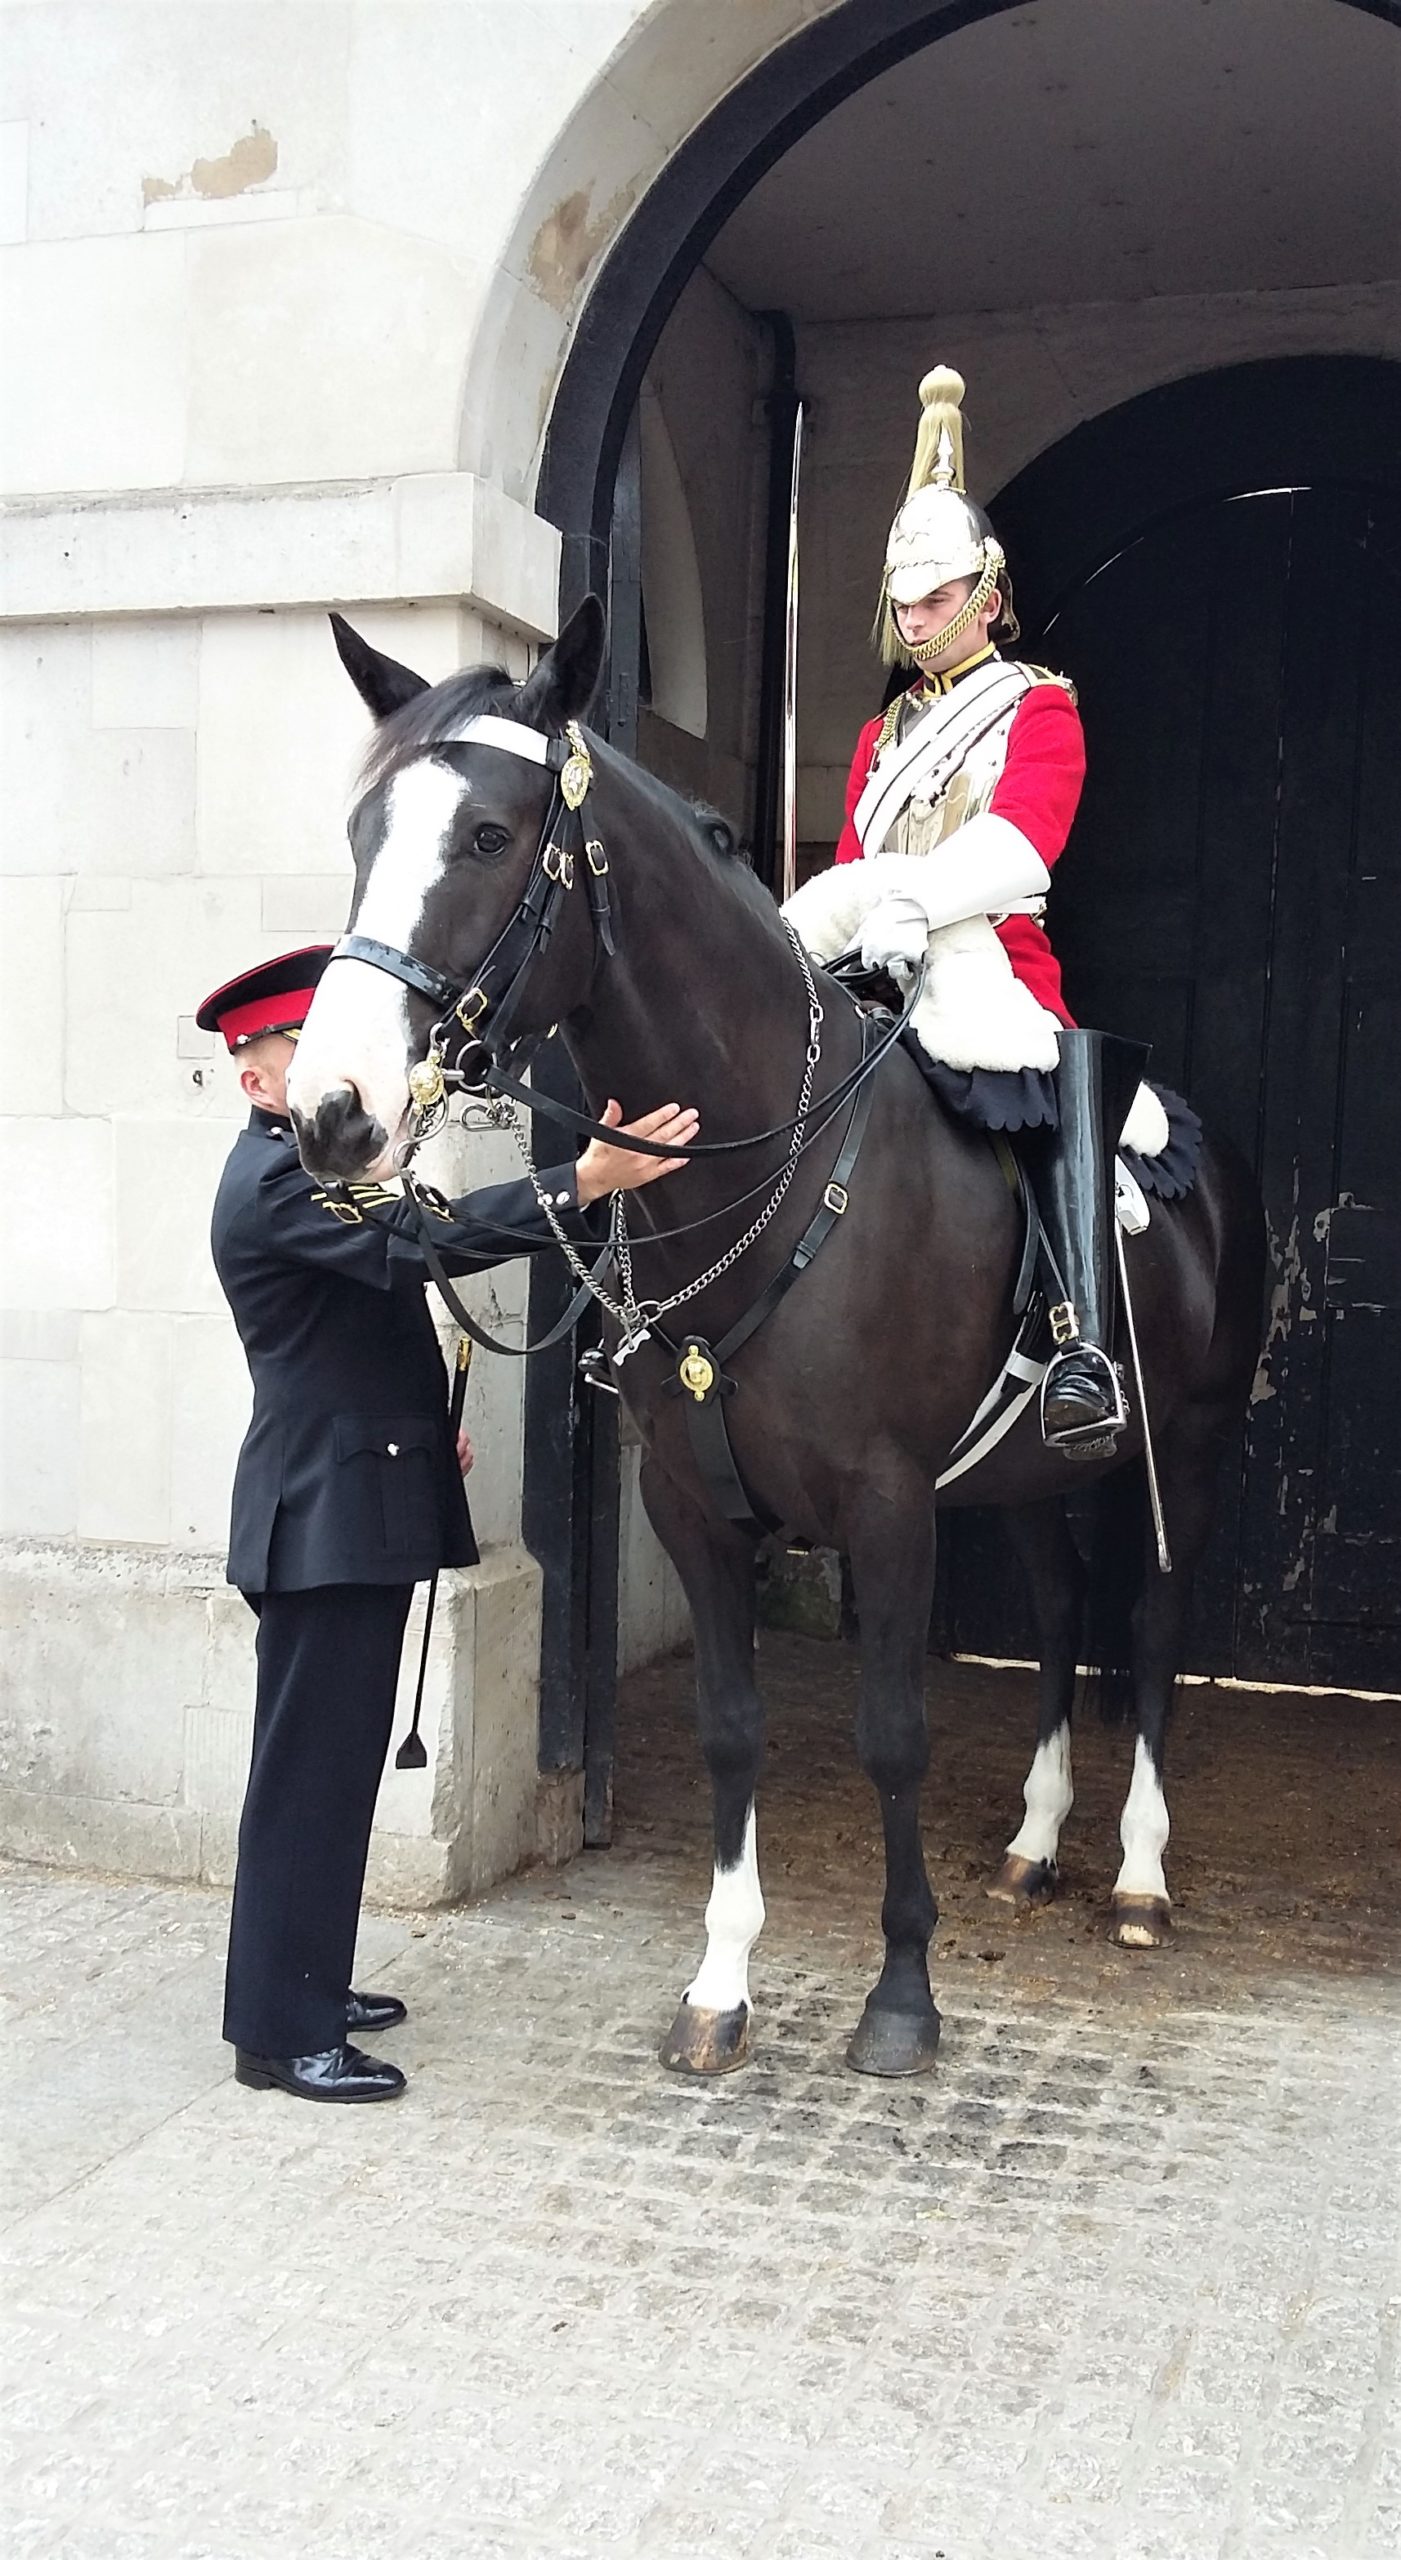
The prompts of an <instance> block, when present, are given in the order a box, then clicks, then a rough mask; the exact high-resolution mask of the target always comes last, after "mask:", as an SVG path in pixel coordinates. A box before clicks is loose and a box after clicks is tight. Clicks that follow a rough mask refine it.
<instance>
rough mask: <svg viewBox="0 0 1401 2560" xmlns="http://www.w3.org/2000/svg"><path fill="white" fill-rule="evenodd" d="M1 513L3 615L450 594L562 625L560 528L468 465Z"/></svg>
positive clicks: (75, 616) (237, 608)
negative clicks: (388, 475) (389, 475)
mask: <svg viewBox="0 0 1401 2560" xmlns="http://www.w3.org/2000/svg"><path fill="white" fill-rule="evenodd" d="M5 518H6V521H5V538H4V552H3V567H2V568H0V621H5V622H54V621H65V622H67V621H75V620H84V619H89V618H92V619H100V618H103V617H105V616H107V615H115V614H151V615H156V614H175V613H221V612H223V613H228V612H246V611H249V610H257V609H258V608H259V607H262V606H269V605H282V606H305V607H307V608H312V607H321V606H325V605H331V604H338V603H340V604H401V603H409V602H412V603H416V604H427V603H434V602H445V601H446V602H451V603H456V604H467V605H471V606H474V607H475V608H476V609H477V610H478V611H479V612H480V613H482V614H483V615H485V616H486V617H487V618H488V619H489V620H491V621H494V622H496V623H499V624H503V625H504V626H505V627H506V628H508V629H510V630H514V631H518V632H522V633H524V635H525V636H526V637H527V638H528V639H532V640H543V639H548V638H550V637H552V635H553V633H554V630H555V627H556V621H557V601H558V591H559V535H558V533H557V532H556V531H555V528H554V527H553V525H548V524H546V523H545V521H544V519H543V518H542V517H540V516H537V515H535V514H533V513H532V511H531V510H530V508H529V507H526V506H523V505H522V504H521V503H520V501H519V500H518V499H515V498H509V497H507V496H506V494H505V492H504V491H503V490H501V489H498V488H496V487H495V486H494V485H493V484H492V483H491V482H490V481H487V480H480V479H478V478H476V477H475V476H474V474H472V473H471V472H467V471H443V472H423V473H415V474H412V475H410V476H409V477H406V478H403V479H395V480H365V481H306V482H298V483H289V484H284V485H281V486H273V487H265V488H264V487H250V488H247V489H158V490H153V491H150V492H145V491H142V492H139V493H134V494H132V495H130V496H121V495H113V496H111V497H98V498H87V497H54V498H34V499H23V500H16V501H14V502H12V503H11V504H10V505H9V506H8V507H7V508H6V510H5Z"/></svg>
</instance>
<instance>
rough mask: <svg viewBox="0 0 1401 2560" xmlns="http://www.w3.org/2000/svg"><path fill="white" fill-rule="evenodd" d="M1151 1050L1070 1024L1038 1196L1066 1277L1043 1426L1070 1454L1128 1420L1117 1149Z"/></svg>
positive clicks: (1110, 1440) (1099, 1441) (1109, 1437)
mask: <svg viewBox="0 0 1401 2560" xmlns="http://www.w3.org/2000/svg"><path fill="white" fill-rule="evenodd" d="M1147 1063H1148V1051H1147V1050H1146V1049H1145V1048H1144V1047H1143V1046H1142V1044H1141V1043H1140V1042H1138V1041H1136V1040H1116V1039H1114V1038H1112V1037H1111V1036H1110V1035H1109V1034H1108V1033H1107V1032H1103V1031H1062V1033H1061V1035H1060V1064H1059V1066H1058V1067H1057V1069H1056V1099H1057V1102H1058V1105H1059V1109H1060V1126H1059V1128H1058V1130H1057V1131H1056V1134H1055V1137H1054V1139H1053V1141H1052V1143H1051V1145H1050V1147H1049V1148H1048V1150H1047V1153H1046V1156H1045V1158H1044V1159H1043V1161H1042V1163H1041V1165H1040V1168H1039V1174H1038V1183H1037V1198H1038V1201H1039V1205H1040V1209H1041V1215H1042V1217H1043V1219H1044V1221H1045V1225H1046V1230H1047V1235H1048V1239H1049V1242H1050V1247H1051V1251H1052V1253H1053V1255H1054V1257H1055V1260H1056V1262H1057V1264H1058V1266H1059V1269H1060V1273H1061V1277H1062V1279H1063V1281H1064V1284H1065V1295H1064V1297H1063V1298H1062V1299H1061V1300H1060V1301H1059V1302H1058V1303H1057V1304H1055V1305H1053V1306H1052V1308H1051V1311H1050V1315H1051V1338H1052V1341H1053V1342H1054V1343H1055V1345H1056V1348H1055V1351H1054V1352H1053V1354H1052V1358H1051V1362H1050V1366H1049V1367H1048V1369H1047V1371H1046V1375H1045V1377H1044V1378H1043V1380H1042V1382H1041V1431H1042V1437H1043V1438H1044V1440H1045V1442H1046V1445H1047V1447H1048V1448H1051V1449H1059V1450H1060V1451H1061V1453H1062V1455H1063V1456H1065V1457H1067V1458H1101V1457H1104V1456H1105V1455H1106V1454H1107V1453H1108V1452H1109V1451H1110V1450H1111V1449H1112V1448H1113V1446H1114V1442H1115V1440H1116V1438H1117V1436H1118V1434H1119V1433H1120V1432H1121V1431H1122V1429H1123V1427H1124V1424H1125V1423H1126V1422H1127V1420H1128V1407H1127V1405H1126V1403H1125V1400H1124V1388H1123V1381H1122V1379H1121V1377H1120V1374H1119V1371H1118V1368H1117V1366H1116V1365H1115V1362H1114V1359H1113V1356H1112V1355H1113V1342H1114V1153H1115V1149H1116V1147H1117V1145H1118V1140H1119V1132H1120V1131H1121V1129H1122V1128H1123V1125H1124V1117H1125V1114H1126V1112H1127V1111H1128V1107H1129V1104H1130V1103H1131V1102H1132V1100H1133V1097H1134V1093H1135V1090H1136V1088H1137V1085H1138V1081H1139V1078H1140V1077H1141V1075H1142V1073H1143V1070H1144V1068H1145V1066H1146V1065H1147Z"/></svg>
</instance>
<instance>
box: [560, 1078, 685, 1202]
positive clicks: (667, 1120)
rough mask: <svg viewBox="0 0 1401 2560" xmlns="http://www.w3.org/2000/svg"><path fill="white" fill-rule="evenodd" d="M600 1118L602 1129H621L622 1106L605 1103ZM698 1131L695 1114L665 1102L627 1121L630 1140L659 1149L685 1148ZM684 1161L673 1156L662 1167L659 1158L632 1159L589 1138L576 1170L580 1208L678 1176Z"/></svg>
mask: <svg viewBox="0 0 1401 2560" xmlns="http://www.w3.org/2000/svg"><path fill="white" fill-rule="evenodd" d="M600 1116H601V1118H602V1121H603V1124H604V1127H605V1128H607V1129H617V1128H620V1127H621V1126H622V1121H623V1106H622V1104H621V1103H620V1102H608V1103H605V1105H604V1108H603V1111H602V1113H601V1115H600ZM699 1127H700V1113H699V1112H698V1111H691V1110H689V1109H688V1110H684V1111H683V1110H682V1108H681V1105H680V1103H679V1102H664V1103H663V1104H662V1107H661V1109H660V1111H646V1112H644V1113H643V1115H642V1118H641V1119H640V1120H629V1122H628V1123H627V1134H628V1136H629V1137H630V1138H654V1139H655V1140H656V1142H657V1144H658V1145H659V1146H668V1145H674V1146H678V1147H688V1146H689V1145H690V1143H691V1140H692V1139H693V1138H694V1136H695V1134H696V1131H697V1130H698V1129H699ZM685 1161H686V1159H685V1157H684V1156H673V1157H672V1159H671V1161H670V1163H669V1164H666V1163H663V1161H662V1159H661V1158H660V1157H659V1156H635V1155H633V1154H631V1153H630V1151H629V1150H628V1149H627V1148H626V1147H609V1146H605V1144H604V1142H603V1140H602V1139H601V1138H592V1139H590V1141H589V1144H588V1145H587V1146H586V1147H585V1149H584V1152H583V1154H582V1155H581V1156H580V1158H579V1161H578V1164H577V1165H576V1166H575V1169H574V1171H575V1180H576V1181H577V1183H578V1186H579V1206H580V1208H581V1209H586V1208H587V1207H588V1205H589V1203H590V1201H592V1200H601V1199H602V1198H603V1196H604V1194H605V1192H609V1191H640V1190H641V1188H642V1186H643V1184H644V1183H646V1182H659V1181H660V1180H661V1178H662V1176H663V1175H664V1174H668V1173H679V1172H680V1171H681V1167H682V1165H683V1164H684V1163H685Z"/></svg>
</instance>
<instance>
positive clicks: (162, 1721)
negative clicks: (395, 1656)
mask: <svg viewBox="0 0 1401 2560" xmlns="http://www.w3.org/2000/svg"><path fill="white" fill-rule="evenodd" d="M540 1582H541V1577H540V1568H539V1566H538V1565H537V1564H536V1562H535V1560H534V1558H533V1557H532V1556H530V1555H529V1554H528V1553H527V1552H526V1550H525V1548H524V1547H521V1546H518V1545H515V1544H503V1545H499V1546H492V1547H488V1548H487V1549H486V1551H485V1552H484V1554H483V1557H482V1561H481V1563H480V1564H478V1565H474V1566H472V1567H471V1568H469V1569H468V1570H466V1571H462V1572H451V1573H446V1574H444V1576H443V1578H442V1583H441V1586H440V1590H439V1599H438V1611H437V1617H436V1620H435V1624H434V1631H433V1644H432V1649H431V1652H430V1656H429V1665H428V1678H427V1682H426V1684H425V1691H424V1717H423V1737H424V1742H425V1745H426V1748H427V1753H428V1765H427V1767H426V1768H425V1769H423V1770H421V1771H407V1772H400V1771H398V1770H396V1769H395V1767H394V1765H393V1754H392V1751H391V1755H390V1762H389V1766H388V1768H387V1769H386V1771H385V1776H384V1781H383V1785H382V1788H381V1792H380V1798H379V1804H378V1807H377V1813H376V1822H375V1830H374V1836H373V1840H372V1844H371V1851H370V1865H369V1875H368V1880H367V1891H368V1892H369V1894H370V1896H371V1898H372V1899H373V1900H376V1901H380V1902H384V1903H388V1904H394V1905H398V1906H400V1907H409V1908H424V1907H426V1906H429V1905H432V1904H435V1903H443V1902H451V1901H456V1900H458V1899H460V1898H461V1897H462V1896H463V1895H464V1894H478V1893H482V1892H485V1891H486V1890H487V1889H488V1887H489V1886H491V1885H493V1884H495V1883H497V1882H499V1881H500V1880H501V1879H502V1878H503V1877H505V1876H508V1875H510V1874H512V1873H514V1871H515V1870H516V1869H517V1868H518V1867H521V1866H524V1865H528V1864H529V1863H531V1862H532V1861H533V1859H534V1858H535V1857H536V1856H537V1855H538V1854H539V1832H538V1828H537V1801H536V1799H537V1787H538V1768H537V1732H538V1688H539V1659H540ZM425 1597H426V1591H425V1589H422V1588H421V1589H420V1590H419V1592H418V1593H417V1595H416V1598H415V1604H414V1608H413V1610H412V1612H411V1614H410V1619H409V1628H408V1635H407V1641H406V1643H405V1646H404V1652H403V1660H402V1667H401V1675H400V1682H399V1696H398V1704H397V1712H396V1716H395V1727H394V1731H395V1739H396V1741H397V1740H398V1739H399V1737H400V1736H401V1735H402V1734H403V1732H404V1730H405V1728H406V1726H407V1724H408V1719H409V1714H410V1711H411V1706H412V1700H413V1692H414V1686H415V1682H416V1677H417V1670H418V1663H419V1651H420V1644H421V1636H422V1626H423V1612H424V1602H425ZM0 1618H2V1619H3V1623H4V1626H5V1630H6V1643H5V1651H4V1680H3V1684H0V1849H3V1850H5V1851H8V1852H9V1854H11V1855H12V1856H15V1857H19V1858H24V1859H29V1860H32V1861H34V1862H36V1863H40V1864H43V1865H48V1866H57V1867H62V1868H71V1869H76V1868H86V1869H93V1870H97V1871H100V1872H105V1873H108V1874H120V1875H127V1876H146V1877H152V1878H156V1879H159V1880H160V1881H163V1882H187V1883H197V1882H198V1883H214V1884H226V1883H227V1882H228V1881H229V1879H230V1877H231V1876H232V1872H233V1863H234V1853H235V1847H236V1839H237V1826H238V1813H239V1806H240V1803H241V1800H242V1794H243V1780H244V1772H245V1770H246V1767H247V1752H248V1744H249V1741H250V1740H251V1732H252V1709H253V1679H254V1675H253V1634H254V1628H253V1620H252V1617H251V1615H250V1614H249V1612H248V1610H247V1609H246V1607H245V1605H244V1602H243V1599H242V1597H241V1595H240V1594H239V1593H238V1592H237V1591H235V1590H233V1589H231V1588H230V1586H229V1585H228V1584H227V1583H226V1582H225V1580H224V1560H223V1557H222V1555H221V1554H218V1553H214V1552H211V1551H209V1550H203V1551H191V1552H188V1553H180V1552H179V1551H176V1550H173V1549H167V1548H157V1547H148V1548H141V1547H131V1546H118V1545H113V1546H104V1545H98V1544H94V1543H92V1542H85V1541H79V1540H67V1539H60V1538H22V1537H12V1538H8V1539H5V1540H3V1541H0ZM569 1845H570V1846H574V1845H577V1841H574V1842H571V1843H570V1844H569Z"/></svg>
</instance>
